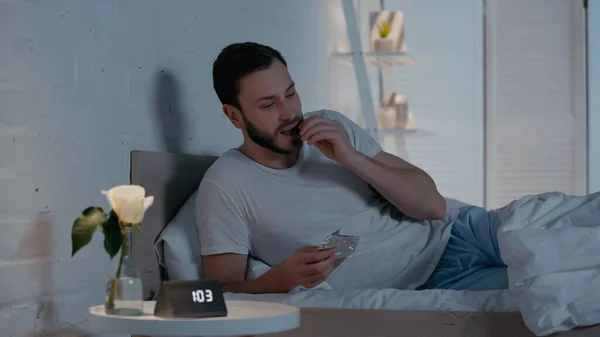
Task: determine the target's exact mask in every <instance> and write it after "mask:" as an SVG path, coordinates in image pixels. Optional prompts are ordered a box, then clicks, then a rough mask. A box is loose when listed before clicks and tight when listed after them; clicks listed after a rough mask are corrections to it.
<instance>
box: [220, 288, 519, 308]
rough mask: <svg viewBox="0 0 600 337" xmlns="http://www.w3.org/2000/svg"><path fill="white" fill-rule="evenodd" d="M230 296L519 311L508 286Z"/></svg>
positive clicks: (317, 304) (326, 304)
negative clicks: (493, 288) (464, 289)
mask: <svg viewBox="0 0 600 337" xmlns="http://www.w3.org/2000/svg"><path fill="white" fill-rule="evenodd" d="M225 298H226V299H230V300H249V301H266V302H277V303H283V304H289V305H294V306H297V307H300V308H328V309H370V310H414V311H486V312H518V311H519V309H518V307H517V305H516V303H515V301H514V299H513V298H512V297H511V295H510V294H509V292H508V291H506V290H494V291H456V290H439V289H435V290H419V291H417V290H397V289H384V290H375V289H366V290H328V289H319V290H303V291H298V292H294V293H286V294H261V295H254V294H233V293H227V294H225Z"/></svg>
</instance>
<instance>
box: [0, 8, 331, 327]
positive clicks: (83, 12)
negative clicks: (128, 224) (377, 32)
mask: <svg viewBox="0 0 600 337" xmlns="http://www.w3.org/2000/svg"><path fill="white" fill-rule="evenodd" d="M324 8H325V2H324V1H322V0H310V1H309V0H302V1H293V0H285V1H282V0H260V1H259V0H244V1H242V0H212V1H208V0H203V1H199V0H163V1H149V0H130V1H119V0H78V1H75V0H53V1H24V0H0V233H1V234H0V336H2V337H5V336H6V337H9V336H14V337H17V336H81V335H85V334H88V333H89V331H88V329H87V321H86V320H87V317H88V314H87V308H88V307H89V306H91V305H95V304H99V303H102V300H103V295H104V291H103V288H104V281H105V277H106V269H107V265H108V257H107V255H106V253H105V252H104V251H103V248H102V241H101V235H98V236H96V238H95V239H94V240H93V242H92V244H91V246H89V247H86V248H85V249H84V250H83V251H81V252H80V253H79V254H78V255H77V256H76V257H75V258H74V259H71V257H70V252H71V243H70V229H71V225H72V221H73V220H74V218H75V217H76V216H77V215H78V214H79V213H80V212H81V210H82V209H83V208H85V207H86V206H88V205H90V204H98V205H100V206H103V207H106V202H105V200H104V198H103V196H102V195H100V193H99V191H100V190H101V189H106V188H110V187H112V186H114V185H117V184H125V183H128V172H129V151H130V150H132V149H149V150H165V149H167V148H169V149H176V148H180V149H181V150H182V151H185V152H190V153H211V154H215V153H217V154H218V153H222V152H223V151H224V150H226V149H228V148H230V147H232V146H235V145H236V144H237V143H238V142H239V141H240V140H241V136H240V135H239V134H238V132H237V130H235V129H234V128H233V127H231V126H230V124H229V123H228V121H227V120H226V119H224V118H223V117H222V116H221V112H220V106H219V103H218V100H217V97H216V96H215V94H214V92H213V89H212V82H211V81H212V77H211V66H212V61H213V59H214V57H215V56H216V54H217V53H218V51H219V50H220V48H222V47H223V46H225V45H226V44H228V43H230V42H233V41H242V40H255V41H259V42H263V43H267V44H270V45H273V46H274V47H276V48H279V49H280V50H281V51H282V52H283V53H284V56H285V57H286V58H287V59H288V61H289V63H290V70H291V72H292V74H293V76H294V78H295V80H296V82H297V84H298V88H299V90H300V94H301V95H302V98H303V103H304V107H305V108H306V110H312V109H317V108H321V107H324V106H325V103H326V101H327V98H326V93H327V88H326V87H325V84H326V79H327V59H326V41H325V34H324V27H325V26H324V24H325V23H324V21H325V14H324V13H323V12H322V10H323V9H324ZM167 76H170V77H167ZM169 78H173V79H174V82H172V85H169V83H171V82H169ZM159 96H160V97H165V96H167V97H174V98H173V99H171V107H172V110H175V111H176V112H180V114H181V123H180V125H181V128H180V130H178V129H177V128H176V126H175V125H176V123H174V122H173V117H171V118H170V119H169V124H170V125H168V127H167V130H166V131H165V132H164V133H163V128H161V124H160V122H159V120H158V119H157V114H156V111H157V105H160V104H159V103H158V102H159V100H158V98H157V97H159ZM163 103H164V102H163ZM166 105H168V104H163V106H166ZM164 134H166V135H167V136H168V141H165V138H164V137H163V135H164Z"/></svg>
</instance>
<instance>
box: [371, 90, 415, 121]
mask: <svg viewBox="0 0 600 337" xmlns="http://www.w3.org/2000/svg"><path fill="white" fill-rule="evenodd" d="M411 117H412V116H411V115H410V113H409V111H408V102H407V100H406V96H404V95H400V94H398V93H394V92H393V93H391V94H389V95H388V96H386V97H385V98H384V100H383V101H382V102H381V108H380V111H379V124H380V126H381V127H382V128H400V129H405V128H408V127H409V124H413V121H412V118H411Z"/></svg>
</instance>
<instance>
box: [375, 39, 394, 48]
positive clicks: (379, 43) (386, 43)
mask: <svg viewBox="0 0 600 337" xmlns="http://www.w3.org/2000/svg"><path fill="white" fill-rule="evenodd" d="M374 42H375V51H393V50H394V41H392V40H391V39H388V38H380V39H377V40H375V41H374Z"/></svg>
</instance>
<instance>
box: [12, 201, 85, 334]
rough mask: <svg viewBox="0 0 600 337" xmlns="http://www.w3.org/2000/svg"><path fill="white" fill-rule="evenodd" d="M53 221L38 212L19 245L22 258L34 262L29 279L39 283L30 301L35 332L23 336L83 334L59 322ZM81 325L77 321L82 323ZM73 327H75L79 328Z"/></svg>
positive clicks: (45, 214) (69, 324) (46, 215)
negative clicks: (34, 312)
mask: <svg viewBox="0 0 600 337" xmlns="http://www.w3.org/2000/svg"><path fill="white" fill-rule="evenodd" d="M55 227H56V225H55V222H54V221H53V219H52V218H51V217H50V216H49V214H48V213H40V214H39V215H38V217H37V218H36V219H35V220H33V221H32V223H31V224H30V225H29V229H28V231H27V233H26V234H25V235H24V236H23V239H22V240H21V242H19V249H18V254H19V256H21V257H23V258H30V259H34V260H37V262H36V263H31V264H30V267H29V270H28V276H29V280H39V282H40V283H39V285H38V286H37V287H35V288H34V289H35V290H34V294H33V298H32V302H33V303H34V307H35V311H36V317H35V329H34V331H32V332H30V333H27V334H25V335H24V336H25V337H40V336H65V337H71V336H73V337H75V336H81V335H83V334H85V333H86V332H85V331H82V330H80V329H76V328H73V327H72V325H73V324H72V323H71V322H61V321H60V319H59V317H60V308H59V307H58V306H57V305H56V303H55V301H54V298H55V294H54V288H55V287H54V282H53V279H54V268H53V266H54V263H53V258H52V257H53V255H54V248H55V247H54V236H53V235H54V233H55ZM82 323H84V322H78V324H82ZM78 324H76V325H78Z"/></svg>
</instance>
